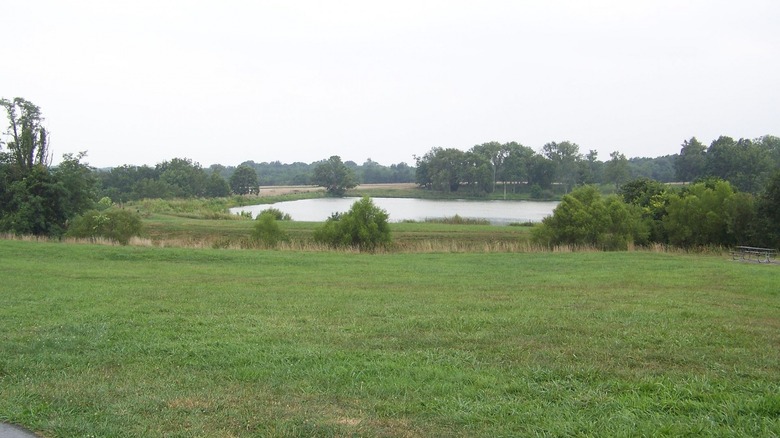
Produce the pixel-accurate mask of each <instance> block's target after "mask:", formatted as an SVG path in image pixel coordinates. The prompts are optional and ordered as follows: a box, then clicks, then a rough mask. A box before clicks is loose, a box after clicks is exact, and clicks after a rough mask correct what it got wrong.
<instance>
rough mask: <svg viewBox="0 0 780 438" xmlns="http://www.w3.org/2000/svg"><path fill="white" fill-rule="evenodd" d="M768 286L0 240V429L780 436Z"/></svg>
mask: <svg viewBox="0 0 780 438" xmlns="http://www.w3.org/2000/svg"><path fill="white" fill-rule="evenodd" d="M507 228H514V227H507ZM778 269H780V268H778V267H777V266H776V265H774V266H767V265H758V264H748V263H739V262H732V261H730V260H728V259H727V257H722V256H702V255H673V254H663V253H650V252H635V253H625V252H624V253H559V254H553V253H523V254H498V253H493V254H473V253H455V254H430V253H429V254H379V255H368V254H352V253H334V252H293V251H236V250H213V249H200V250H193V249H181V248H139V247H110V246H94V245H65V244H57V243H36V242H19V241H0V278H2V282H0V297H2V303H3V304H2V306H0V332H2V334H3V336H2V337H0V352H2V354H0V420H1V421H7V422H12V423H17V424H21V425H24V426H27V427H29V428H31V429H33V430H36V431H39V432H41V433H42V434H43V435H44V436H47V437H48V436H50V437H55V436H64V437H70V436H112V437H115V436H144V437H146V436H172V437H177V436H181V437H189V436H209V437H212V436H215V437H220V436H222V437H237V436H307V437H308V436H425V437H427V436H489V437H496V436H529V435H549V436H564V435H565V436H569V435H584V436H641V435H646V436H648V435H653V436H656V435H670V436H679V435H697V436H700V435H708V436H772V435H778V434H780V395H778V394H780V348H778V347H780V311H779V310H780V292H779V291H778V287H777V284H778V283H777V278H778V275H780V271H778Z"/></svg>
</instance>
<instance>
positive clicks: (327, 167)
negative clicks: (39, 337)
mask: <svg viewBox="0 0 780 438" xmlns="http://www.w3.org/2000/svg"><path fill="white" fill-rule="evenodd" d="M0 107H1V108H2V109H3V110H5V115H6V118H7V120H8V128H7V130H6V131H5V133H4V135H3V136H1V137H0V232H11V233H15V234H34V235H50V236H58V235H62V234H64V233H65V232H66V231H68V230H69V229H70V230H71V231H73V230H79V229H80V230H82V232H83V233H88V232H90V230H92V231H94V230H103V233H104V234H109V235H111V233H115V234H116V233H117V230H116V229H113V228H112V227H114V226H115V225H114V224H125V225H123V226H125V227H127V228H128V229H130V228H133V227H136V226H137V223H136V221H135V220H134V218H130V217H119V216H111V215H109V214H108V213H107V212H105V211H106V210H107V209H109V208H110V207H111V205H112V204H113V203H120V204H121V203H122V202H125V201H130V200H136V199H144V198H181V197H185V198H186V197H224V196H228V195H230V194H251V193H255V192H256V191H257V188H258V186H259V185H274V184H277V185H278V184H316V185H320V186H323V187H326V188H327V189H328V192H329V193H330V194H333V195H342V194H343V193H344V191H345V190H346V189H347V188H350V187H354V186H355V185H356V184H357V183H358V182H364V183H375V182H416V183H417V184H418V185H419V186H420V187H423V188H427V189H429V190H438V191H442V192H459V193H462V192H466V193H472V194H477V195H481V194H486V193H492V192H495V191H496V190H498V189H499V187H500V188H501V189H502V190H511V191H523V190H528V191H530V193H531V195H532V196H545V195H546V194H550V193H551V190H552V189H553V187H556V188H560V189H561V190H562V191H563V192H564V193H569V194H570V195H569V196H565V197H564V199H563V202H562V203H561V208H560V214H564V213H563V212H564V211H569V210H570V211H572V212H575V211H579V210H578V208H579V207H581V206H586V207H587V208H590V206H591V205H594V206H595V207H594V208H596V210H598V211H597V212H596V213H598V214H596V213H594V212H593V211H591V212H590V213H588V214H586V216H587V217H593V218H600V219H599V220H598V221H595V222H593V221H592V222H593V223H598V224H599V225H598V226H595V225H593V224H592V223H591V224H590V225H589V224H586V223H583V224H580V225H576V226H574V225H571V223H569V222H566V221H563V222H561V223H564V224H567V225H565V226H564V227H563V229H567V230H570V231H571V233H572V234H571V235H570V236H569V237H565V236H566V234H565V233H564V234H563V235H559V234H557V233H558V232H557V231H555V232H554V231H552V230H555V229H557V228H560V227H556V226H553V225H554V224H555V223H556V221H559V220H560V219H553V218H551V219H550V220H549V221H546V223H545V224H544V226H543V227H540V229H542V230H543V231H540V232H539V233H541V234H540V235H539V237H538V238H539V239H540V240H539V241H540V242H547V243H549V244H560V243H566V242H569V243H574V244H581V243H583V242H585V241H588V242H591V244H593V243H594V242H595V243H599V242H601V244H604V242H607V241H610V239H613V238H615V239H617V240H615V242H629V241H632V242H636V243H638V244H644V243H670V244H674V245H680V246H689V245H701V244H723V245H729V244H735V243H754V244H761V243H762V242H763V240H764V239H765V238H766V236H769V238H771V239H774V242H777V237H776V236H777V235H780V232H777V231H776V230H775V229H773V228H772V225H771V224H780V217H778V212H780V203H778V202H777V197H778V196H780V182H778V181H780V180H779V179H778V178H780V177H778V176H777V175H776V172H777V169H780V139H779V138H778V137H774V136H764V137H760V138H757V139H754V140H748V139H739V140H734V139H732V138H730V137H725V136H722V137H719V138H718V139H716V140H715V141H713V142H712V143H711V144H710V145H709V147H705V146H704V145H703V144H702V143H701V142H699V141H698V140H697V139H696V138H695V137H693V138H691V139H690V140H685V141H684V142H683V143H682V146H681V150H680V153H679V154H675V155H668V156H664V157H658V158H635V159H626V157H625V156H624V155H623V154H622V153H620V152H617V151H615V152H613V153H611V154H610V158H609V160H607V161H605V162H602V161H600V160H599V159H598V154H597V152H596V151H595V150H590V151H589V152H588V153H586V154H582V153H581V152H580V148H579V146H578V145H577V144H576V143H573V142H569V141H563V142H550V143H547V144H545V145H544V146H543V147H542V149H541V150H540V151H539V152H536V151H534V150H533V149H531V148H529V147H527V146H524V145H521V144H519V143H517V142H510V143H503V144H502V143H498V142H489V143H483V144H480V145H475V146H473V147H472V148H470V149H469V150H466V151H462V150H459V149H455V148H441V147H434V148H432V149H431V150H430V151H428V152H427V153H425V154H424V155H422V156H416V157H415V166H414V167H413V166H409V165H407V164H406V163H398V164H394V165H391V166H383V165H380V164H379V163H376V162H374V161H372V160H370V159H369V160H367V161H366V162H364V163H363V164H362V165H358V164H357V163H354V162H351V161H347V162H342V161H341V158H340V157H338V156H331V157H330V158H328V159H324V160H321V161H318V162H314V163H311V164H305V163H293V164H282V163H280V162H278V161H277V162H271V163H254V162H252V161H247V162H244V163H242V164H241V165H239V166H237V167H227V166H222V165H218V164H217V165H212V166H211V167H209V168H203V167H202V166H201V165H200V164H198V163H196V162H193V161H192V160H190V159H187V158H174V159H172V160H170V161H164V162H162V163H159V164H157V165H155V166H132V165H123V166H118V167H115V168H112V169H107V170H98V169H94V168H92V167H90V166H89V165H88V164H86V163H84V162H83V160H84V156H85V154H84V153H79V154H75V155H73V154H66V155H65V156H63V160H62V161H61V162H60V163H59V164H58V165H56V166H52V165H51V161H52V160H51V156H50V152H49V133H48V131H47V130H46V129H45V127H44V126H43V120H44V119H43V117H42V114H41V111H40V108H38V107H37V106H36V105H34V104H33V103H31V102H29V101H27V100H25V99H23V98H15V99H12V100H8V99H0ZM637 178H639V179H637ZM675 180H676V181H699V182H697V183H694V184H690V185H688V186H686V187H684V188H683V189H682V190H676V189H675V190H671V189H669V188H668V186H663V184H661V183H663V182H670V181H675ZM637 181H639V182H637ZM591 184H613V185H614V186H615V187H616V188H617V189H618V190H619V193H622V196H623V198H622V199H619V200H620V202H621V203H622V204H620V203H616V202H615V200H614V199H611V198H610V199H601V200H600V195H599V196H596V195H594V194H593V193H592V190H591V189H590V188H587V187H590V186H589V185H591ZM659 185H660V186H659ZM580 186H582V187H585V189H582V190H579V189H577V188H578V187H580ZM662 186H663V187H666V188H664V189H661V188H659V187H662ZM545 192H547V193H545ZM98 200H99V201H98ZM575 207H576V208H575ZM587 208H586V209H585V210H583V211H588V210H587ZM594 211H595V210H594ZM605 212H608V213H609V214H607V215H606V216H605V214H606V213H605ZM694 212H697V213H696V214H700V215H701V217H698V216H695V214H694ZM87 213H88V217H87V219H84V215H85V214H87ZM112 214H114V213H112ZM578 214H579V213H578ZM556 215H558V213H556ZM588 215H590V216H588ZM615 215H616V216H615ZM620 218H634V219H636V218H640V219H641V220H639V219H637V220H636V221H634V220H633V219H632V220H629V221H622V220H619V219H620ZM715 218H718V219H715ZM78 220H81V221H82V222H80V223H79V222H78ZM574 223H575V224H576V222H574ZM608 224H613V225H614V226H618V225H620V226H624V229H622V231H615V230H614V229H613V230H609V231H603V227H605V226H608ZM681 224H684V225H681ZM76 225H78V226H76ZM116 226H118V225H116ZM599 227H601V228H599ZM702 227H705V228H702ZM584 230H590V231H588V233H590V234H588V236H589V237H587V239H586V238H584V237H582V236H581V233H584V232H585V231H584ZM599 230H601V231H599ZM626 230H631V233H633V234H630V235H629V234H626V233H628V231H626ZM773 230H774V231H773ZM545 233H547V234H545ZM578 233H580V234H578ZM605 233H606V234H605ZM562 236H563V237H562ZM572 236H574V237H572ZM594 236H600V237H594ZM605 236H613V237H605ZM614 236H622V237H619V238H617V237H614ZM583 239H585V240H583ZM605 239H606V240H605ZM771 239H770V240H771ZM606 246H612V244H610V245H606Z"/></svg>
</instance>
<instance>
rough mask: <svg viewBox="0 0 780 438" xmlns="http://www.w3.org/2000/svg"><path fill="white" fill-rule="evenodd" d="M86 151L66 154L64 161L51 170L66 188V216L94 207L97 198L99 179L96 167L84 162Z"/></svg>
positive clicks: (63, 201) (64, 201) (64, 205)
mask: <svg viewBox="0 0 780 438" xmlns="http://www.w3.org/2000/svg"><path fill="white" fill-rule="evenodd" d="M85 156H86V152H80V153H78V154H77V155H75V156H74V155H72V154H65V155H64V156H63V159H62V162H60V164H59V165H57V167H55V168H54V169H52V170H51V172H52V176H53V177H54V178H55V179H56V180H57V181H58V182H59V183H60V184H62V186H63V187H64V188H65V192H66V193H67V195H66V197H65V199H63V200H62V203H63V204H62V205H63V208H65V216H67V217H73V216H76V215H78V214H80V213H81V212H83V211H86V210H88V209H90V208H92V207H93V206H94V205H95V199H97V190H96V188H95V187H96V185H97V179H96V178H95V173H94V169H92V168H91V167H90V166H89V165H87V164H85V163H82V160H83V159H84V157H85Z"/></svg>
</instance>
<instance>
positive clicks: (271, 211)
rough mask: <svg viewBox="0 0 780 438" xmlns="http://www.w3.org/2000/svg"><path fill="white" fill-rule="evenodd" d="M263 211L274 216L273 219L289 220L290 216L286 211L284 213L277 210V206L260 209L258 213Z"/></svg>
mask: <svg viewBox="0 0 780 438" xmlns="http://www.w3.org/2000/svg"><path fill="white" fill-rule="evenodd" d="M263 213H269V214H271V215H273V216H274V219H276V220H278V221H291V220H292V217H291V216H290V215H289V214H288V213H284V212H283V211H282V210H279V209H278V208H274V207H271V208H266V209H265V210H263V211H261V212H260V214H263ZM258 216H259V215H258Z"/></svg>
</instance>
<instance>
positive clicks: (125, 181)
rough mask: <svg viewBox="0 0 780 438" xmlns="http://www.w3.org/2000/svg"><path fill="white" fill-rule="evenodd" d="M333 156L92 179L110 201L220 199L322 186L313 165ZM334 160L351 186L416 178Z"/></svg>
mask: <svg viewBox="0 0 780 438" xmlns="http://www.w3.org/2000/svg"><path fill="white" fill-rule="evenodd" d="M332 158H333V157H331V158H330V159H327V160H321V161H317V162H314V163H311V164H306V163H292V164H282V163H281V162H278V161H275V162H271V163H255V162H254V161H246V162H243V163H241V164H240V165H238V166H236V167H233V166H223V165H221V164H214V165H212V166H210V167H209V168H203V167H201V165H200V164H199V163H196V162H193V161H192V160H190V159H188V158H174V159H172V160H170V161H165V162H163V163H160V164H157V165H155V166H154V167H152V166H147V165H143V166H132V165H123V166H119V167H114V168H111V169H104V170H97V171H96V175H95V177H96V179H97V180H98V183H99V184H98V187H99V191H100V195H101V196H107V197H109V198H111V199H112V200H113V201H114V202H125V201H133V200H138V199H144V198H162V199H166V198H191V197H223V196H229V195H231V194H237V195H247V194H256V193H257V190H258V187H259V186H274V185H309V184H314V185H321V184H320V181H321V180H322V179H321V178H320V175H318V174H317V169H318V168H322V167H327V166H325V165H327V164H328V163H329V161H330V160H331V159H332ZM337 158H338V157H337ZM338 160H339V165H340V166H341V165H343V167H344V169H345V170H347V171H348V172H349V175H350V178H351V179H350V181H351V182H354V183H355V184H357V183H358V182H360V183H365V184H374V183H404V182H407V183H409V182H414V168H413V167H410V166H409V165H407V164H406V163H398V164H393V165H390V166H383V165H381V164H379V163H377V162H375V161H372V160H371V159H368V160H366V162H365V163H363V164H362V165H358V164H356V163H355V162H353V161H347V162H344V163H342V162H341V158H338ZM321 170H322V169H321ZM323 187H327V186H326V185H323ZM352 187H354V185H352ZM329 192H330V191H329ZM334 194H336V193H334Z"/></svg>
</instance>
